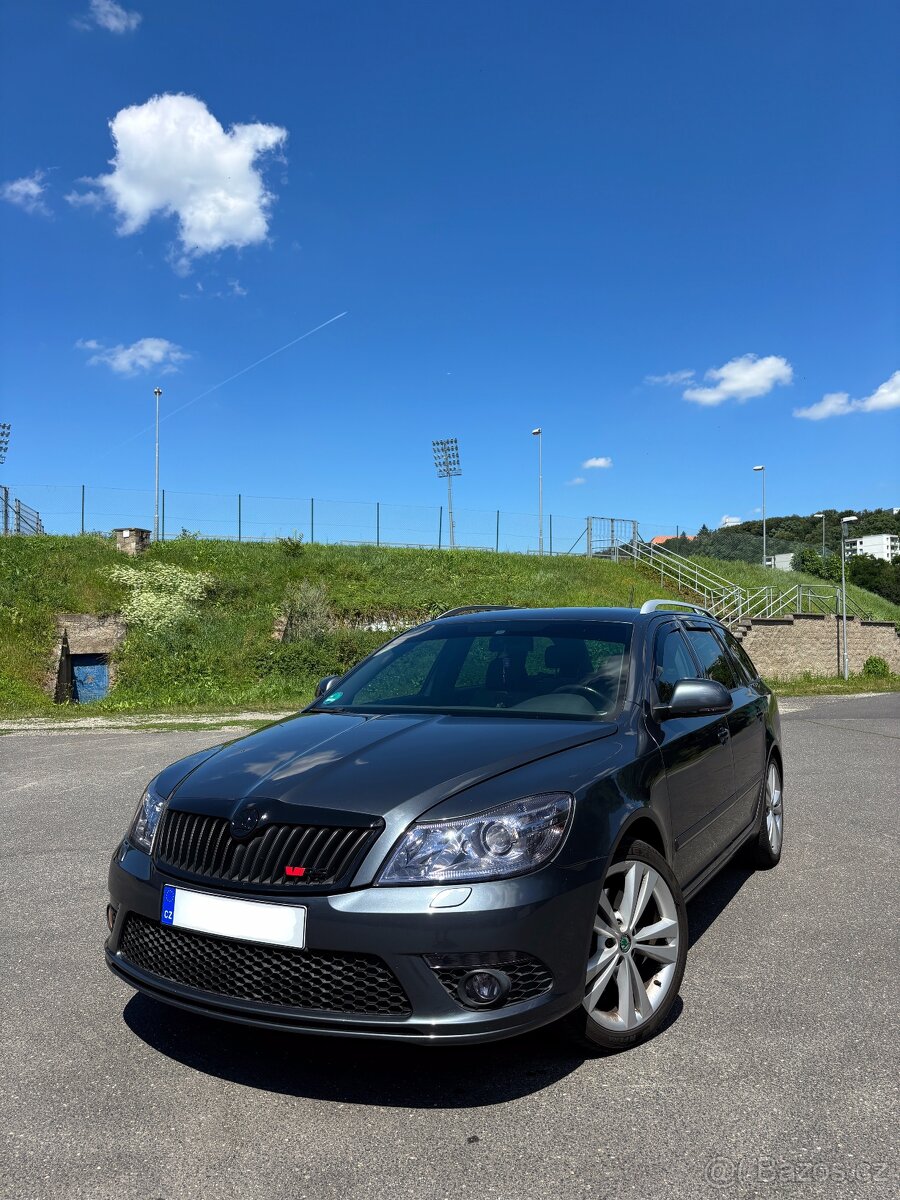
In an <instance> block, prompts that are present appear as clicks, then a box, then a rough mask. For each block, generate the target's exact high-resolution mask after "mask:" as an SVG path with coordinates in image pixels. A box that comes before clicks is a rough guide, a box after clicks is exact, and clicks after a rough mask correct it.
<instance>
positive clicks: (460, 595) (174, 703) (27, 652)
mask: <svg viewBox="0 0 900 1200" xmlns="http://www.w3.org/2000/svg"><path fill="white" fill-rule="evenodd" d="M123 561H126V560H124V559H123V558H122V557H121V556H120V555H118V554H117V553H116V551H115V549H114V547H113V545H112V544H111V543H110V542H108V541H106V540H103V539H99V538H95V537H90V536H86V537H75V538H67V537H42V538H5V539H2V541H0V713H3V714H7V715H44V716H52V715H57V716H65V717H69V718H70V717H72V716H75V715H85V716H86V715H93V714H98V713H104V712H106V713H117V712H120V713H129V712H157V713H159V712H171V711H173V710H178V711H184V712H191V711H207V712H222V711H228V710H235V709H242V708H255V709H259V710H262V711H268V710H272V709H291V708H298V707H300V706H301V705H303V704H305V703H307V702H308V701H309V700H310V699H311V697H312V693H313V688H314V687H315V683H316V681H317V680H318V679H319V678H321V677H322V676H323V675H327V674H331V673H332V672H341V671H344V670H346V669H347V668H348V667H349V666H350V665H351V664H352V663H354V662H356V661H357V660H358V659H360V658H362V657H363V656H364V655H365V654H367V653H368V652H369V651H370V650H373V649H374V648H375V647H377V646H378V645H380V644H381V643H383V642H384V641H385V640H386V639H387V638H388V637H389V636H390V635H389V634H385V633H375V632H370V631H367V630H364V629H359V628H354V627H353V623H354V622H363V621H371V620H378V619H384V618H388V619H391V620H394V621H397V622H398V623H402V622H404V621H409V622H413V621H416V620H419V619H422V618H424V617H428V616H431V615H433V614H435V613H438V612H441V611H443V610H444V609H448V608H454V607H456V606H457V605H461V604H477V603H486V604H489V603H490V604H518V605H529V606H543V605H550V606H553V605H580V604H583V605H615V604H626V605H627V604H638V605H639V604H641V603H642V602H643V601H644V600H646V599H648V598H650V597H651V596H660V595H662V596H669V597H670V598H674V597H675V593H674V592H672V591H666V590H665V589H662V590H660V586H659V583H658V582H654V578H653V576H652V575H647V574H645V573H644V572H643V571H641V570H640V569H638V568H636V567H633V566H632V567H626V566H623V565H618V566H617V565H616V564H614V563H611V562H607V561H601V560H597V559H594V560H588V559H584V558H561V557H557V558H544V559H539V558H536V557H529V556H526V555H515V554H492V553H490V552H485V551H478V550H459V551H454V552H450V551H446V550H443V551H442V550H412V549H409V550H406V549H387V548H382V549H379V548H376V547H374V546H359V547H356V546H321V545H313V546H295V547H290V546H285V545H282V544H280V543H276V544H266V545H261V544H254V543H246V542H245V543H235V542H217V541H194V540H190V539H184V540H178V541H174V542H167V543H165V544H163V545H160V546H155V547H152V548H151V549H150V550H149V551H148V552H147V554H146V555H145V556H144V557H143V558H142V560H141V562H140V563H139V564H138V565H141V563H144V562H148V561H161V562H166V563H174V564H176V565H178V566H181V567H184V568H186V569H188V570H192V571H201V570H202V571H209V572H210V573H211V574H212V575H213V576H214V577H215V579H216V586H215V588H214V590H213V592H212V594H211V596H210V597H209V599H207V600H206V601H204V602H203V603H202V604H200V605H199V606H198V607H197V608H196V611H195V613H194V615H192V616H191V617H190V619H188V620H187V621H185V622H184V623H183V624H181V625H179V626H177V627H176V628H174V629H172V630H170V631H168V632H166V633H162V634H156V635H152V636H151V635H148V634H147V633H145V632H142V631H141V630H139V629H133V630H131V631H130V632H129V634H128V637H127V638H126V640H125V643H124V646H123V647H122V649H121V651H120V653H119V655H118V658H117V669H118V677H117V684H116V687H115V689H114V690H113V691H112V692H111V693H110V695H109V696H108V697H107V698H106V699H105V700H103V701H101V702H99V703H97V704H92V705H90V706H89V707H87V706H86V707H84V708H79V706H77V705H73V706H68V705H65V706H64V705H55V704H53V703H52V701H51V700H50V698H49V697H48V696H46V695H45V694H44V693H43V692H42V690H41V683H42V680H43V677H44V675H45V672H46V670H47V668H48V666H49V665H50V657H51V652H52V647H53V642H54V634H55V623H54V619H55V614H56V613H59V612H89V613H98V614H99V613H109V612H115V611H117V610H118V608H119V607H120V605H121V603H122V602H123V600H124V599H125V595H124V591H123V589H122V588H120V587H118V586H116V585H114V584H113V583H112V582H111V581H110V580H109V572H110V569H111V568H112V567H113V566H114V565H117V564H121V563H122V562H123ZM300 579H308V580H310V581H311V582H314V583H315V582H318V583H321V584H322V585H323V586H324V587H325V588H326V590H327V593H328V598H329V602H330V605H331V608H332V610H333V612H334V615H335V618H336V625H335V628H333V629H332V630H331V631H329V632H328V633H327V634H325V635H324V636H322V637H319V638H314V639H308V640H304V641H298V642H292V643H285V644H282V643H278V642H275V641H273V640H272V638H271V631H272V625H273V622H274V619H275V616H276V613H277V612H278V610H279V607H280V604H281V602H282V600H283V598H284V595H285V591H286V589H287V588H288V586H289V584H291V583H295V582H297V581H298V580H300Z"/></svg>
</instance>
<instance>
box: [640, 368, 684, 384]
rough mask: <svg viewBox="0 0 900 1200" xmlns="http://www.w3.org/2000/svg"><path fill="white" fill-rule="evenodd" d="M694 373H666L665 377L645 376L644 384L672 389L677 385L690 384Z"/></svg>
mask: <svg viewBox="0 0 900 1200" xmlns="http://www.w3.org/2000/svg"><path fill="white" fill-rule="evenodd" d="M695 374H696V372H695V371H667V372H666V374H665V375H645V376H644V383H662V384H665V385H666V386H667V387H672V386H674V385H675V384H678V383H690V381H691V380H692V379H693V378H694V375H695Z"/></svg>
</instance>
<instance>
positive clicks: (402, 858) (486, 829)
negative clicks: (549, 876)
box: [379, 792, 572, 883]
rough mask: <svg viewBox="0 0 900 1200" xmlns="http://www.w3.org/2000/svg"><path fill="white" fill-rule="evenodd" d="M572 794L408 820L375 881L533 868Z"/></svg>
mask: <svg viewBox="0 0 900 1200" xmlns="http://www.w3.org/2000/svg"><path fill="white" fill-rule="evenodd" d="M571 810H572V797H571V796H570V795H568V793H566V792H546V793H544V794H543V795H540V796H526V797H525V798H524V799H522V800H516V801H514V802H513V803H512V804H507V805H504V806H503V807H502V808H493V809H490V810H489V811H488V812H485V813H479V815H478V816H475V817H460V818H458V819H456V820H453V821H433V822H425V823H422V824H418V825H411V826H410V828H409V829H407V831H406V833H405V834H404V835H403V837H402V838H401V840H400V842H399V844H398V845H397V847H396V848H395V849H394V850H393V851H392V853H391V856H390V858H388V860H387V862H386V863H385V865H384V867H383V868H382V872H381V875H380V877H379V883H448V882H454V883H455V882H459V883H472V882H476V881H477V880H479V879H502V878H504V877H505V876H508V875H522V874H524V872H526V871H533V870H534V869H535V867H539V866H540V865H541V863H545V862H546V861H547V859H549V858H550V857H551V855H552V854H553V853H554V852H555V851H556V850H557V848H558V847H559V846H560V845H561V844H562V840H563V836H564V835H565V832H566V826H567V825H568V822H569V814H570V812H571Z"/></svg>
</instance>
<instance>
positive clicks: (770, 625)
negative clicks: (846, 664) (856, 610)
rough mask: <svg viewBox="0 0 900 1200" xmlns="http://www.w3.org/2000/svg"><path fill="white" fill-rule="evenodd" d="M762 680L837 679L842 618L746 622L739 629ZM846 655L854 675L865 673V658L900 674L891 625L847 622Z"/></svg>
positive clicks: (899, 650)
mask: <svg viewBox="0 0 900 1200" xmlns="http://www.w3.org/2000/svg"><path fill="white" fill-rule="evenodd" d="M735 633H736V634H737V636H738V637H739V638H740V640H741V641H742V642H743V645H744V647H745V649H746V651H747V653H748V654H749V655H750V657H751V658H752V659H753V661H754V663H755V664H756V667H757V669H758V671H759V672H760V674H761V675H763V676H765V677H767V678H770V679H772V678H775V679H794V678H796V677H797V676H798V675H803V674H804V673H805V672H807V671H809V672H811V673H812V674H813V675H839V674H841V672H842V670H843V663H842V648H841V621H840V618H839V617H835V616H832V615H827V616H826V615H819V614H808V613H802V614H799V613H798V614H795V615H794V616H792V617H783V618H779V619H777V620H753V621H749V622H744V623H743V625H742V626H741V627H740V628H739V629H737V630H735ZM847 653H848V657H849V660H850V670H851V672H853V673H855V674H858V673H859V672H861V671H862V668H863V664H864V663H865V661H866V659H867V658H871V657H872V656H873V655H877V656H878V657H879V658H883V659H884V661H885V662H886V663H887V664H888V666H889V667H890V668H891V670H892V671H893V672H895V673H896V674H900V637H898V635H897V631H896V629H895V627H894V625H893V624H892V623H891V622H890V621H860V620H858V619H857V618H855V617H848V618H847Z"/></svg>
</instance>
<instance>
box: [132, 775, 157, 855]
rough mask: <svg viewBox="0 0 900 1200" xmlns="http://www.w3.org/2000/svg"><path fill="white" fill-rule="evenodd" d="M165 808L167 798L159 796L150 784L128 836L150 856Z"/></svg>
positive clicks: (142, 797)
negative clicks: (154, 836)
mask: <svg viewBox="0 0 900 1200" xmlns="http://www.w3.org/2000/svg"><path fill="white" fill-rule="evenodd" d="M165 807H166V801H165V798H164V797H163V796H160V795H159V793H158V792H157V790H156V788H155V787H154V786H153V784H152V783H149V784H148V785H147V790H146V791H145V792H144V794H143V796H141V802H140V804H139V805H138V807H137V812H136V813H135V814H134V820H133V821H132V823H131V832H130V833H129V835H128V840H129V841H130V842H132V843H133V844H134V845H135V846H139V847H140V848H141V850H146V851H147V853H148V854H149V853H150V847H151V846H152V845H153V835H154V833H156V827H157V825H158V824H159V818H160V817H161V816H162V815H163V810H164V809H165Z"/></svg>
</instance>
